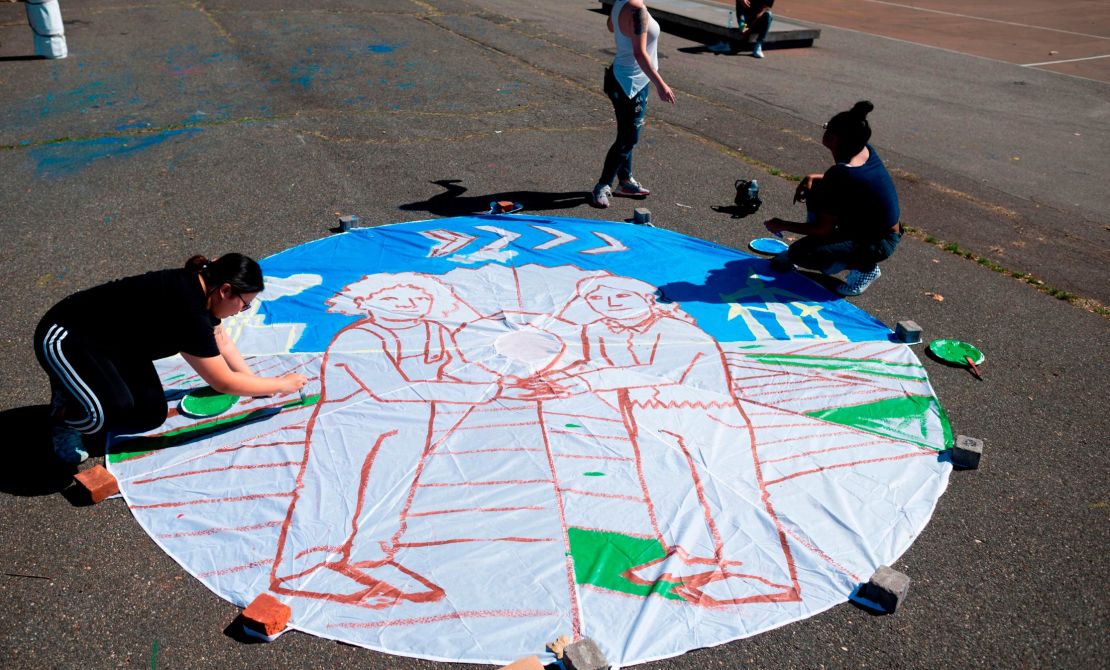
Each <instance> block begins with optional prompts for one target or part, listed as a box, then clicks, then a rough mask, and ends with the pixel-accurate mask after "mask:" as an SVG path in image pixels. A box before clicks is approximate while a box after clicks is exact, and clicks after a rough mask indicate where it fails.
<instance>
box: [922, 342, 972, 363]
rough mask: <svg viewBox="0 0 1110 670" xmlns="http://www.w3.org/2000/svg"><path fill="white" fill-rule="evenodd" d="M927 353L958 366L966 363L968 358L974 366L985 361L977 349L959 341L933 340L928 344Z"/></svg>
mask: <svg viewBox="0 0 1110 670" xmlns="http://www.w3.org/2000/svg"><path fill="white" fill-rule="evenodd" d="M929 351H931V352H933V353H934V354H936V356H937V358H940V359H943V360H946V361H948V362H949V363H956V364H958V365H963V364H964V363H966V362H967V359H968V358H970V359H971V360H972V362H974V363H975V364H976V365H979V364H980V363H982V362H983V361H984V360H986V356H984V355H983V352H982V351H979V348H978V347H976V346H975V345H974V344H969V343H967V342H963V341H961V340H933V341H932V342H930V343H929Z"/></svg>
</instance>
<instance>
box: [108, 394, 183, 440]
mask: <svg viewBox="0 0 1110 670" xmlns="http://www.w3.org/2000/svg"><path fill="white" fill-rule="evenodd" d="M168 414H169V412H168V408H167V407H166V401H165V397H164V396H163V395H162V394H161V393H159V394H158V397H157V398H155V397H154V396H153V395H152V394H143V395H140V396H139V397H138V398H135V397H131V398H115V399H114V402H112V403H105V405H104V426H105V428H107V429H108V430H112V431H117V432H119V431H126V432H133V433H142V432H145V431H148V430H154V429H155V428H157V427H158V426H161V425H162V424H163V423H165V422H166V417H167V416H168Z"/></svg>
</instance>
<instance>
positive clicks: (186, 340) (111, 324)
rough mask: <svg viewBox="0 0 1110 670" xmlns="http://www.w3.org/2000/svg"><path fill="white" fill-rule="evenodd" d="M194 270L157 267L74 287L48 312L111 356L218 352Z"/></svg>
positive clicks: (208, 354)
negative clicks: (74, 290)
mask: <svg viewBox="0 0 1110 670" xmlns="http://www.w3.org/2000/svg"><path fill="white" fill-rule="evenodd" d="M206 302H207V300H206V298H205V295H204V291H203V289H201V285H200V281H199V280H198V278H197V274H196V273H195V272H190V271H188V270H184V269H180V270H158V271H155V272H148V273H146V274H142V275H137V276H135V277H127V278H125V279H117V280H115V281H110V282H108V283H107V284H101V285H100V286H94V287H93V288H90V289H86V290H84V291H78V292H77V293H74V294H73V295H71V296H69V297H68V298H65V299H64V300H62V301H61V302H59V303H58V304H57V305H55V306H54V307H53V308H52V309H51V310H50V312H49V314H48V316H49V317H50V318H51V319H53V320H54V321H56V322H57V323H59V324H61V325H63V326H65V327H67V328H69V329H70V330H73V331H77V332H80V333H81V334H82V335H83V336H85V337H87V338H89V339H91V340H92V341H93V342H94V343H96V345H97V346H98V347H100V349H101V350H102V351H103V352H105V353H107V354H109V355H113V356H121V357H125V358H143V359H147V360H152V361H153V360H156V359H159V358H165V357H167V356H173V355H174V354H179V353H186V354H190V355H192V356H197V357H198V358H211V357H213V356H219V355H220V350H219V347H218V346H217V345H216V335H215V333H214V332H213V329H214V328H215V327H216V326H218V325H219V324H220V320H219V319H217V318H216V317H214V316H212V313H211V312H209V311H208V307H207V306H206Z"/></svg>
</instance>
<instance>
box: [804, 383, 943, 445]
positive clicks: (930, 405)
mask: <svg viewBox="0 0 1110 670" xmlns="http://www.w3.org/2000/svg"><path fill="white" fill-rule="evenodd" d="M933 413H936V415H937V416H938V417H939V419H940V423H941V426H942V428H943V431H944V447H942V448H939V449H938V448H937V447H936V445H935V444H933V443H931V442H929V441H928V440H927V438H928V431H927V428H928V418H929V416H930V415H932V414H933ZM807 414H808V415H809V416H812V417H814V418H817V419H822V420H824V421H829V422H831V423H837V424H840V425H842V426H851V427H852V428H858V429H859V430H862V431H865V432H868V433H873V434H875V435H882V436H883V437H890V438H894V439H896V440H901V441H902V442H909V443H911V444H916V445H919V446H922V447H925V448H927V449H933V450H935V451H944V450H945V449H951V448H952V445H953V443H954V440H953V438H952V425H951V424H950V423H949V422H948V414H946V413H945V411H944V408H942V407H941V406H940V403H939V402H937V399H936V398H935V397H933V396H920V395H911V396H900V397H897V398H887V399H886V400H879V401H877V402H872V403H867V404H864V405H853V406H851V407H838V408H836V409H823V410H817V411H815V412H807Z"/></svg>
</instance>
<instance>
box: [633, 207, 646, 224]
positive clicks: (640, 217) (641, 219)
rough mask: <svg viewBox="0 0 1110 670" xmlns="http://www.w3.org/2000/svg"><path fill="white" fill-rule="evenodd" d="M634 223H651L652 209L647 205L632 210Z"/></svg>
mask: <svg viewBox="0 0 1110 670" xmlns="http://www.w3.org/2000/svg"><path fill="white" fill-rule="evenodd" d="M632 223H638V224H640V225H642V226H650V225H651V210H650V209H648V208H647V207H637V208H636V210H635V211H634V212H632Z"/></svg>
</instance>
